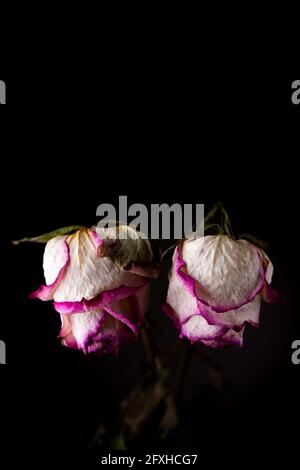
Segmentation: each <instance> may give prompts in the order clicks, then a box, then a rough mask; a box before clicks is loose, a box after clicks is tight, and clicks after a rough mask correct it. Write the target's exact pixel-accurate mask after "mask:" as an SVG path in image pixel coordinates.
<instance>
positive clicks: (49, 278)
mask: <svg viewBox="0 0 300 470" xmlns="http://www.w3.org/2000/svg"><path fill="white" fill-rule="evenodd" d="M65 239H66V236H59V237H54V238H51V240H49V241H48V243H47V244H46V247H45V251H44V260H43V268H44V276H45V280H46V284H47V285H51V284H52V283H53V282H54V281H55V280H56V278H57V276H58V273H59V271H60V269H61V268H62V267H63V266H64V265H65V264H66V245H65Z"/></svg>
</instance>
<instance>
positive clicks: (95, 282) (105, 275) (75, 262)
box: [54, 229, 133, 302]
mask: <svg viewBox="0 0 300 470" xmlns="http://www.w3.org/2000/svg"><path fill="white" fill-rule="evenodd" d="M66 241H67V243H68V245H69V248H70V263H69V266H68V268H67V271H66V274H65V276H64V279H63V280H62V282H61V283H60V285H59V286H58V288H57V289H56V291H55V293H54V300H55V301H56V302H66V301H68V302H76V301H80V300H82V299H83V298H84V299H86V300H90V299H92V298H94V297H96V295H98V294H99V293H100V292H102V291H104V290H107V289H114V288H116V287H119V286H121V285H122V284H123V283H125V280H126V281H129V282H130V280H131V279H132V276H133V275H131V277H130V276H129V275H128V274H126V273H124V272H122V271H121V270H120V268H118V267H117V266H116V265H115V264H114V263H113V262H112V261H111V260H110V258H101V257H99V256H98V255H97V247H96V246H95V242H94V238H93V236H92V234H91V230H88V229H85V230H78V231H77V232H76V233H74V234H73V235H70V236H69V237H68V238H67V239H66ZM126 276H127V277H126ZM126 285H128V284H126Z"/></svg>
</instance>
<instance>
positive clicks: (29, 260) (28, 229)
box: [0, 69, 300, 462]
mask: <svg viewBox="0 0 300 470" xmlns="http://www.w3.org/2000/svg"><path fill="white" fill-rule="evenodd" d="M124 70H125V69H122V70H121V71H120V72H119V73H118V74H116V73H112V72H111V73H110V72H108V71H107V72H106V73H104V74H101V76H99V75H98V74H88V73H87V74H84V75H83V76H78V75H77V78H76V80H74V78H73V79H72V77H71V76H69V75H68V76H65V75H64V76H62V75H59V74H58V75H55V76H53V77H52V76H49V74H47V78H46V75H43V74H40V75H36V76H31V77H28V76H26V77H25V76H17V77H16V76H15V77H14V78H9V77H3V78H4V79H6V81H7V90H8V92H7V96H8V106H6V108H5V115H4V116H1V141H2V150H1V156H2V172H1V218H2V230H1V261H2V263H1V264H2V275H3V279H2V309H1V315H0V339H2V340H5V341H6V344H7V365H6V366H0V381H1V431H2V434H3V439H2V447H3V449H2V451H4V450H5V449H7V445H6V439H8V440H9V442H10V444H12V447H10V449H11V450H9V457H10V460H11V461H13V460H14V459H15V458H17V459H18V458H21V459H22V460H23V461H24V460H25V457H28V459H29V460H32V459H33V458H34V457H35V456H36V455H37V454H38V453H39V450H40V449H43V450H45V453H44V454H43V455H44V457H43V458H45V459H49V458H51V457H56V458H63V457H64V458H71V457H74V456H75V458H77V454H78V455H81V454H82V452H84V450H85V449H86V447H87V445H88V443H89V442H90V440H91V438H92V436H93V434H94V432H95V430H96V429H97V426H98V424H99V422H100V421H101V419H103V416H106V417H107V416H109V413H110V410H111V407H112V405H113V403H115V401H116V400H118V399H119V398H121V397H122V396H124V394H125V393H126V392H127V391H128V390H130V388H131V387H132V386H133V384H134V383H135V380H136V376H135V374H134V371H135V367H136V366H135V362H134V360H133V357H134V358H135V357H139V356H140V355H142V354H143V352H142V349H141V345H140V344H132V345H130V346H129V347H128V348H124V349H123V350H122V351H121V353H120V356H119V359H115V358H111V357H103V358H101V357H100V358H99V357H95V356H87V357H86V356H84V355H82V354H80V353H78V352H74V351H70V350H67V349H65V348H63V347H62V346H61V345H60V344H59V342H58V341H57V340H56V336H57V334H58V332H59V323H60V322H59V319H58V316H57V315H56V314H55V312H54V310H53V309H52V307H51V305H49V304H46V303H41V302H37V301H30V300H28V293H29V292H30V291H32V290H33V289H35V288H36V287H37V286H38V285H39V284H40V283H41V282H42V281H43V275H42V253H43V246H39V245H34V246H29V245H25V244H24V245H22V246H19V247H13V246H12V245H11V244H10V240H11V239H18V238H22V237H23V236H30V235H36V234H39V233H44V232H46V231H50V230H52V229H55V228H57V227H60V226H66V225H69V224H70V225H71V224H85V225H91V224H93V223H94V222H95V221H96V215H95V211H96V207H97V206H98V205H99V204H100V203H102V202H109V203H113V204H116V203H117V201H118V196H119V195H122V194H126V195H128V203H129V204H132V203H135V202H140V203H144V204H146V205H149V204H151V203H162V202H167V203H169V204H171V203H174V202H180V203H195V204H196V203H205V207H206V210H207V209H209V208H210V206H211V205H213V204H214V203H215V202H217V201H219V200H220V201H222V202H223V205H224V206H225V207H226V209H227V211H228V212H229V215H230V217H231V221H232V225H233V228H234V230H235V231H236V233H243V232H248V233H251V234H253V235H256V236H257V237H259V238H261V239H263V240H266V241H267V242H268V243H269V245H270V248H269V254H270V257H271V258H272V260H273V262H274V266H275V274H274V285H275V287H277V288H278V289H279V291H280V292H281V293H282V296H283V297H284V302H282V303H280V304H278V305H272V306H270V305H263V307H262V312H261V327H260V328H259V329H258V330H257V329H253V328H251V327H250V326H249V327H248V328H247V331H246V334H245V346H244V348H243V350H242V351H240V350H238V349H236V348H229V349H227V350H218V351H212V352H211V354H212V355H213V356H214V358H215V359H216V360H217V361H219V363H220V364H221V365H222V367H223V368H224V369H225V371H226V372H227V374H228V376H229V378H230V383H231V386H230V387H229V389H228V390H227V391H226V392H225V393H224V394H223V395H222V397H221V398H220V399H219V401H218V405H217V406H218V408H217V411H216V408H214V407H215V403H214V402H213V403H211V401H210V398H209V397H208V396H207V397H206V395H205V393H202V394H199V395H197V393H196V392H195V390H197V384H198V383H199V381H200V382H201V377H200V372H199V371H201V365H200V363H199V362H198V361H200V359H195V360H194V361H193V363H192V366H191V369H190V377H189V385H188V387H187V390H186V394H187V396H192V397H194V399H193V402H192V405H190V408H187V411H186V416H187V420H190V421H191V422H192V424H193V426H194V440H193V442H192V443H191V445H192V446H194V447H195V445H196V444H197V445H198V447H199V449H200V454H201V453H202V454H203V455H204V454H205V453H206V451H207V448H210V446H211V445H213V446H214V452H215V453H214V454H213V455H214V457H213V458H214V459H215V458H217V455H219V456H220V455H221V456H223V455H224V456H226V458H230V459H232V461H235V460H236V461H238V462H239V461H240V459H244V460H245V459H246V458H247V459H248V457H249V456H252V457H254V458H255V459H256V457H257V458H258V455H260V453H261V451H263V452H264V455H265V456H267V457H269V456H270V455H271V454H272V455H277V454H279V453H280V454H281V455H285V457H286V458H289V456H291V455H292V453H293V450H294V449H295V448H296V447H295V446H296V439H297V424H298V421H299V406H298V403H299V401H298V397H299V392H300V389H299V374H300V365H299V366H298V367H297V366H294V365H292V363H291V352H292V350H291V343H292V342H293V341H294V340H295V339H300V322H299V311H298V310H299V309H298V302H297V300H298V298H297V297H298V288H297V285H296V282H297V281H298V276H297V269H298V262H299V256H298V218H299V215H298V214H299V211H298V199H299V198H298V188H299V171H298V164H297V156H298V142H299V111H300V109H298V108H297V107H296V106H293V105H292V103H291V99H290V96H291V83H292V81H293V80H287V79H280V78H275V79H274V78H272V77H266V78H262V77H261V76H259V77H257V76H254V77H251V78H250V77H249V78H246V79H245V78H244V77H243V76H242V75H241V76H239V75H234V77H233V76H229V75H228V76H226V77H225V78H224V77H222V78H221V79H220V78H218V79H213V78H211V77H209V78H203V77H198V76H197V78H196V77H195V76H194V77H195V78H194V79H187V77H185V79H181V76H180V77H179V75H178V74H177V73H174V74H167V73H165V74H163V73H154V72H152V73H151V72H150V71H148V72H147V73H146V72H144V73H142V72H140V73H139V74H133V77H131V76H130V75H129V72H128V70H125V71H124ZM120 76H122V79H121V78H120ZM0 78H2V77H0ZM79 91H80V92H79ZM299 108H300V106H299ZM165 288H166V281H164V282H162V284H159V285H155V286H154V291H153V299H152V308H151V316H153V318H155V319H156V320H157V321H161V322H162V324H163V330H170V329H171V328H172V326H171V324H170V323H169V321H168V319H166V318H165V317H164V316H163V314H162V313H161V312H160V311H159V308H158V306H159V302H160V298H161V295H162V293H163V291H164V289H165ZM170 335H173V337H174V338H175V332H174V333H172V332H171V333H170V332H168V333H166V337H165V336H164V333H162V334H161V336H160V338H159V341H160V342H161V343H162V344H163V343H164V341H169V340H170V338H169V336H170ZM2 423H5V424H2ZM184 445H185V444H183V446H184ZM216 449H220V452H217V451H216ZM241 451H244V453H241ZM240 454H241V455H240ZM208 455H210V456H211V455H212V454H210V453H208Z"/></svg>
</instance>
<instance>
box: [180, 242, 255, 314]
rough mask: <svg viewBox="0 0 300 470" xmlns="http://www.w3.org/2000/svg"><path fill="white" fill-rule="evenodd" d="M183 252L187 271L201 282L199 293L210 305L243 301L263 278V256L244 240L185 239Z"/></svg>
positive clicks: (232, 303)
mask: <svg viewBox="0 0 300 470" xmlns="http://www.w3.org/2000/svg"><path fill="white" fill-rule="evenodd" d="M182 253H183V259H184V261H185V262H186V265H187V271H188V274H189V275H190V276H192V277H193V278H194V279H196V280H197V281H198V283H199V285H200V292H199V295H200V297H201V298H202V299H204V300H205V301H207V302H208V303H209V304H211V305H214V306H219V305H222V306H224V307H226V306H228V307H230V306H233V305H239V304H242V303H244V302H245V301H246V300H247V299H248V298H249V296H250V295H251V293H254V292H255V289H257V287H258V285H259V283H260V282H261V277H262V263H261V258H260V256H259V254H258V252H257V250H256V248H255V247H254V246H253V245H251V244H250V243H248V242H247V241H245V240H236V241H235V240H232V239H231V238H230V237H228V236H222V235H217V236H205V237H200V238H198V239H196V240H192V241H185V242H184V245H183V251H182ZM198 288H199V286H198Z"/></svg>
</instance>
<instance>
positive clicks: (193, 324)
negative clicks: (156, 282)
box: [163, 235, 276, 347]
mask: <svg viewBox="0 0 300 470" xmlns="http://www.w3.org/2000/svg"><path fill="white" fill-rule="evenodd" d="M272 275H273V265H272V263H271V261H270V260H269V258H268V257H267V255H266V254H265V253H264V251H263V250H261V249H260V248H258V247H256V246H254V245H252V244H251V243H249V242H248V241H246V240H233V239H232V238H230V237H229V236H226V235H216V236H215V235H214V236H211V235H210V236H205V237H201V238H198V239H193V240H185V241H183V242H181V243H180V244H179V245H178V246H177V248H176V250H175V253H174V256H173V265H172V270H171V273H170V283H169V289H168V295H167V302H166V304H165V305H164V308H163V310H164V311H165V313H167V314H168V315H169V316H170V317H171V318H172V319H173V321H174V323H175V325H176V327H177V328H178V330H179V332H180V336H181V337H186V338H188V339H189V340H190V341H191V342H197V341H200V342H202V343H204V344H206V345H207V346H212V347H219V346H224V345H227V344H237V345H239V346H242V343H243V333H244V329H245V324H246V323H250V324H251V325H254V326H258V324H259V311H260V302H261V299H263V300H265V301H269V302H271V301H273V300H274V298H275V296H276V294H275V292H274V291H272V289H271V287H270V285H269V284H270V283H271V280H272Z"/></svg>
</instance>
